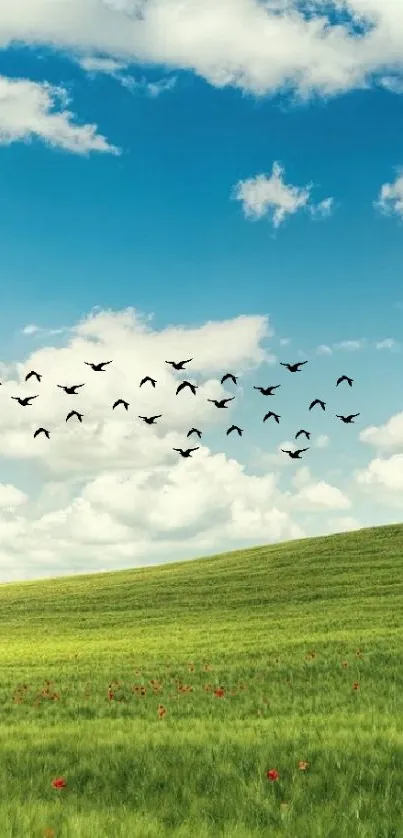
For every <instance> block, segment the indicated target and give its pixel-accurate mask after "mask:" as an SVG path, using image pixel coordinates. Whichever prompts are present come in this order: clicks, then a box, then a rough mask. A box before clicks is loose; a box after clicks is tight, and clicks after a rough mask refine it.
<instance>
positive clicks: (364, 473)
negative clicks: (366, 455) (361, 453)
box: [356, 454, 403, 504]
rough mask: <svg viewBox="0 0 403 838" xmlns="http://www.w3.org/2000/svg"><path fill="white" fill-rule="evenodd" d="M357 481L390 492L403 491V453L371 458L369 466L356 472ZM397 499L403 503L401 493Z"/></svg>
mask: <svg viewBox="0 0 403 838" xmlns="http://www.w3.org/2000/svg"><path fill="white" fill-rule="evenodd" d="M356 480H357V483H359V484H361V485H362V486H369V487H375V489H377V488H379V487H380V488H381V489H386V490H387V491H388V492H391V493H394V492H401V490H402V489H403V454H393V456H392V457H389V459H387V460H384V459H381V458H380V457H376V458H375V459H374V460H371V462H370V463H369V465H368V466H367V468H365V469H360V470H358V471H357V473H356ZM395 500H396V501H397V502H398V503H399V504H402V503H403V499H402V497H401V495H400V496H399V497H397V498H395Z"/></svg>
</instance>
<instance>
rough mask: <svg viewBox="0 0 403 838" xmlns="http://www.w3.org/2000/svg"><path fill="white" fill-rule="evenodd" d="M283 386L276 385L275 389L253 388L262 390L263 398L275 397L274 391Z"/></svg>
mask: <svg viewBox="0 0 403 838" xmlns="http://www.w3.org/2000/svg"><path fill="white" fill-rule="evenodd" d="M278 387H281V384H275V385H274V386H273V387H255V386H254V387H253V389H254V390H260V392H261V394H262V396H274V393H273V390H277V389H278Z"/></svg>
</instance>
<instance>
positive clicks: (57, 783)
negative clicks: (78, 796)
mask: <svg viewBox="0 0 403 838" xmlns="http://www.w3.org/2000/svg"><path fill="white" fill-rule="evenodd" d="M52 786H53V788H54V789H64V787H65V786H67V783H66V780H65V779H64V777H56V779H55V780H52Z"/></svg>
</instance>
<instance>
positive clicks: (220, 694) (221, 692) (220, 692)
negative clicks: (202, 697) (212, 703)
mask: <svg viewBox="0 0 403 838" xmlns="http://www.w3.org/2000/svg"><path fill="white" fill-rule="evenodd" d="M214 695H216V696H217V698H222V697H223V695H225V690H224V689H223V687H219V689H217V690H214Z"/></svg>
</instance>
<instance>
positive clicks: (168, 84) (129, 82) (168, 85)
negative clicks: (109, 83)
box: [120, 76, 177, 99]
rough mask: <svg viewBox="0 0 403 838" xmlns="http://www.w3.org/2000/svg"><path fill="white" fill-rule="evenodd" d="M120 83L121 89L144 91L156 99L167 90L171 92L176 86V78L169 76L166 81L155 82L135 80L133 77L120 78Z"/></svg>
mask: <svg viewBox="0 0 403 838" xmlns="http://www.w3.org/2000/svg"><path fill="white" fill-rule="evenodd" d="M120 82H121V84H122V85H123V87H127V88H128V90H130V91H132V92H134V91H136V90H139V91H144V92H145V93H147V94H148V95H149V96H151V97H152V98H153V99H156V98H157V97H158V96H160V95H161V93H166V92H167V91H168V90H173V88H174V87H175V86H176V82H177V78H176V76H171V77H170V78H167V79H158V80H157V81H148V80H147V79H145V78H141V79H135V78H134V77H133V76H121V78H120Z"/></svg>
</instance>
